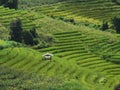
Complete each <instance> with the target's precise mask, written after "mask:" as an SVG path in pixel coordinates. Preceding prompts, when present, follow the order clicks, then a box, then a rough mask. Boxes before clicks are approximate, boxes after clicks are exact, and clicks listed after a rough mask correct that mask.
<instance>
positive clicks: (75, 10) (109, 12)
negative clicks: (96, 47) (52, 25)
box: [30, 0, 120, 28]
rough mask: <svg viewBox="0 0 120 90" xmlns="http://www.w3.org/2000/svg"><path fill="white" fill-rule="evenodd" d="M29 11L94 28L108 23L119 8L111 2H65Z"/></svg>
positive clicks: (93, 0)
mask: <svg viewBox="0 0 120 90" xmlns="http://www.w3.org/2000/svg"><path fill="white" fill-rule="evenodd" d="M109 6H110V7H109ZM30 10H33V11H36V12H37V13H38V12H42V13H44V14H46V15H48V16H52V17H53V16H54V17H58V18H61V17H64V18H73V19H74V20H75V22H76V23H81V24H84V25H87V26H92V27H96V28H97V27H99V25H101V24H102V21H106V22H110V21H111V18H113V17H115V16H119V14H120V12H119V10H120V6H119V5H117V4H115V3H113V2H111V0H97V1H96V0H82V1H81V0H67V1H65V2H59V3H55V4H47V5H42V6H36V7H33V8H31V9H30ZM96 25H97V26H96Z"/></svg>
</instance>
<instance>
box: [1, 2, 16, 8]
mask: <svg viewBox="0 0 120 90" xmlns="http://www.w3.org/2000/svg"><path fill="white" fill-rule="evenodd" d="M0 5H2V6H4V7H9V8H10V9H12V8H13V9H17V8H18V0H0Z"/></svg>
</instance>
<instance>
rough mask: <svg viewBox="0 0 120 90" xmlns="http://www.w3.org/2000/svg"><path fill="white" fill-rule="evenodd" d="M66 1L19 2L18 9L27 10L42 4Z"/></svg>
mask: <svg viewBox="0 0 120 90" xmlns="http://www.w3.org/2000/svg"><path fill="white" fill-rule="evenodd" d="M61 1H66V0H20V1H19V9H27V8H30V7H32V6H39V5H43V4H52V3H57V2H61Z"/></svg>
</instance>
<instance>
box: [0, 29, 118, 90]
mask: <svg viewBox="0 0 120 90" xmlns="http://www.w3.org/2000/svg"><path fill="white" fill-rule="evenodd" d="M54 36H55V37H56V39H58V41H57V42H56V45H55V46H53V47H50V48H44V49H40V50H39V51H40V52H41V53H40V52H37V51H35V50H32V49H28V48H6V49H3V50H1V51H0V66H5V67H11V68H13V69H17V70H23V71H27V72H31V73H35V74H37V75H41V74H43V75H47V76H60V77H61V76H62V77H64V78H66V79H68V80H70V81H72V80H75V81H79V83H80V84H81V85H82V86H84V87H85V88H86V89H91V90H101V89H102V90H113V88H114V86H115V85H117V84H118V83H119V81H120V79H119V78H120V65H119V64H116V63H113V62H111V61H107V60H106V58H104V57H103V56H102V55H103V54H104V53H107V52H111V54H112V55H113V56H114V57H112V58H110V59H111V60H114V59H113V58H115V57H117V58H119V49H118V48H116V47H119V45H120V44H119V43H120V42H119V41H117V39H115V40H112V41H111V40H110V37H108V36H104V35H103V36H102V37H103V38H101V36H98V37H95V36H96V35H94V34H93V36H91V35H90V34H89V33H85V32H83V31H69V32H60V33H54ZM93 45H94V47H93ZM96 47H101V48H97V49H96ZM94 49H96V51H95V50H94ZM46 52H50V53H53V54H54V58H53V60H52V61H43V60H42V59H41V58H42V54H44V53H46ZM114 53H117V54H114ZM115 55H116V56H115ZM6 56H7V57H6ZM116 60H117V61H118V62H119V59H116ZM116 60H115V61H116ZM99 87H101V88H99Z"/></svg>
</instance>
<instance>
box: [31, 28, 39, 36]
mask: <svg viewBox="0 0 120 90" xmlns="http://www.w3.org/2000/svg"><path fill="white" fill-rule="evenodd" d="M30 32H31V34H32V36H33V37H34V38H36V37H37V36H38V35H37V33H36V29H35V27H33V28H32V29H31V30H30Z"/></svg>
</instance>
